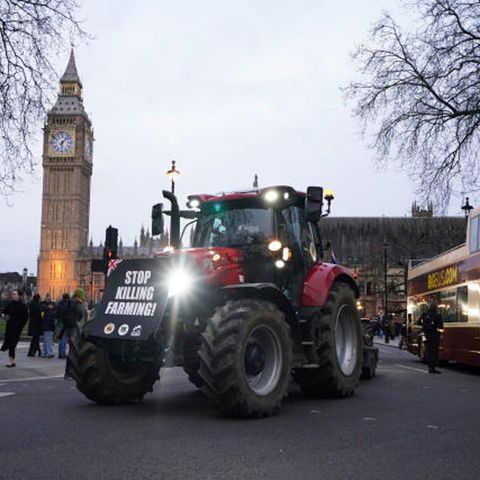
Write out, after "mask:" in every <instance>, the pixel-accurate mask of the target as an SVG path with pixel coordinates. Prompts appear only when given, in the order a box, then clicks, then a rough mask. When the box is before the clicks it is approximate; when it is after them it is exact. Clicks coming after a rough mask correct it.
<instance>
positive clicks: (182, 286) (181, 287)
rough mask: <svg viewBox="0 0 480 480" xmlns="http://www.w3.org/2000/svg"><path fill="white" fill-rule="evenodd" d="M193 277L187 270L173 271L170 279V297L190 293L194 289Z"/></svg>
mask: <svg viewBox="0 0 480 480" xmlns="http://www.w3.org/2000/svg"><path fill="white" fill-rule="evenodd" d="M192 283H193V278H192V275H191V274H190V273H189V272H187V271H185V270H173V271H172V272H171V273H170V276H169V277H168V297H169V298H170V297H173V296H175V295H179V294H181V293H185V292H187V291H189V290H190V289H191V287H192Z"/></svg>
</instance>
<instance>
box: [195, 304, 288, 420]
mask: <svg viewBox="0 0 480 480" xmlns="http://www.w3.org/2000/svg"><path fill="white" fill-rule="evenodd" d="M291 366H292V344H291V338H290V332H289V327H288V325H287V323H286V322H285V318H284V315H283V313H282V312H280V310H279V309H278V308H277V307H276V306H275V305H274V304H273V303H270V302H267V301H264V300H250V299H242V300H234V301H229V302H227V303H226V305H224V306H223V307H220V308H218V309H217V311H216V312H215V314H214V315H213V316H212V317H211V318H210V319H209V320H208V323H207V328H206V330H205V332H204V333H203V336H202V347H201V349H200V370H199V374H200V376H201V377H202V378H203V381H204V385H203V387H202V390H203V392H204V393H205V394H206V396H207V397H208V398H210V399H211V400H212V401H213V402H214V403H215V404H216V405H217V406H218V407H219V408H220V409H221V410H222V411H223V412H225V413H226V414H227V415H229V416H233V417H257V418H258V417H264V416H268V415H272V414H274V413H276V412H277V411H278V410H279V408H280V404H281V402H282V399H283V397H284V396H285V394H286V392H287V389H288V385H289V383H290V371H291Z"/></svg>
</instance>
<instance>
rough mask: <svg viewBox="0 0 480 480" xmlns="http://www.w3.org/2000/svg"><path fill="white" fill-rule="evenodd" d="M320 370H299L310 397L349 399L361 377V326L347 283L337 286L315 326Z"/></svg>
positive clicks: (332, 289)
mask: <svg viewBox="0 0 480 480" xmlns="http://www.w3.org/2000/svg"><path fill="white" fill-rule="evenodd" d="M314 328H315V331H316V332H315V334H316V336H317V338H318V348H317V349H316V357H317V358H316V362H317V363H318V365H319V367H318V368H303V369H302V368H300V369H297V370H296V371H295V378H296V380H297V381H298V383H299V385H300V387H301V389H302V390H303V392H304V393H305V394H307V395H310V396H314V397H337V398H338V397H349V396H351V395H352V394H353V392H354V391H355V389H356V388H357V385H358V383H359V379H360V375H361V373H362V348H363V345H362V343H363V337H362V326H361V322H360V318H359V316H358V312H357V308H356V302H355V296H354V293H353V291H352V289H351V288H350V287H349V286H348V285H346V284H344V283H340V282H339V283H334V284H333V286H332V288H331V290H330V292H329V294H328V298H327V302H326V303H325V306H324V308H323V309H322V314H321V315H320V316H319V317H318V318H317V319H316V322H315V324H314Z"/></svg>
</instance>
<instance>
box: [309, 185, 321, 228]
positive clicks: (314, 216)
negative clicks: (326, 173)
mask: <svg viewBox="0 0 480 480" xmlns="http://www.w3.org/2000/svg"><path fill="white" fill-rule="evenodd" d="M322 207H323V188H322V187H308V188H307V197H306V199H305V216H306V220H307V221H308V222H318V221H319V220H320V218H321V216H322Z"/></svg>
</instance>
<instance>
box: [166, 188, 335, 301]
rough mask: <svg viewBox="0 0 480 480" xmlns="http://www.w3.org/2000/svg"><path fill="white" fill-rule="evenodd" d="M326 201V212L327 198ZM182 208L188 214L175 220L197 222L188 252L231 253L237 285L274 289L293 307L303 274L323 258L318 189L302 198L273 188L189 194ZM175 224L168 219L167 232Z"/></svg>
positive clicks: (319, 194) (319, 189) (328, 200)
mask: <svg viewBox="0 0 480 480" xmlns="http://www.w3.org/2000/svg"><path fill="white" fill-rule="evenodd" d="M327 202H328V208H329V207H330V202H331V198H330V197H328V198H327ZM187 206H188V207H190V208H191V210H190V211H186V212H183V211H179V216H180V217H182V216H184V217H188V218H191V217H192V216H194V217H195V218H196V225H195V231H194V235H193V240H192V247H193V248H194V249H195V251H196V253H197V254H198V249H205V250H207V251H209V252H215V251H217V250H218V251H220V250H221V249H224V248H229V249H236V250H237V251H238V254H239V256H241V262H240V263H241V267H242V273H241V280H240V281H241V282H242V283H243V282H245V283H272V284H275V285H277V287H279V288H280V289H281V290H282V292H283V293H284V294H285V295H286V296H287V297H288V298H289V299H290V300H291V301H292V302H293V303H294V304H297V303H298V301H299V298H300V294H301V288H302V286H303V280H304V278H305V276H306V274H307V273H308V271H309V270H310V268H311V266H312V265H313V264H314V263H316V262H317V260H318V259H319V258H320V257H321V256H322V250H321V242H320V235H319V231H318V227H317V221H318V220H319V219H320V217H321V216H322V206H323V190H322V189H321V188H320V187H309V188H308V190H307V194H305V193H301V192H297V191H296V190H294V189H293V188H291V187H287V186H276V187H269V188H266V189H262V190H252V191H244V192H243V191H242V192H233V193H224V194H221V195H192V196H190V197H188V203H187ZM173 211H174V208H172V212H173ZM175 222H176V219H175V218H174V215H172V231H173V230H175V225H174V224H175ZM219 249H220V250H219Z"/></svg>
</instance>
